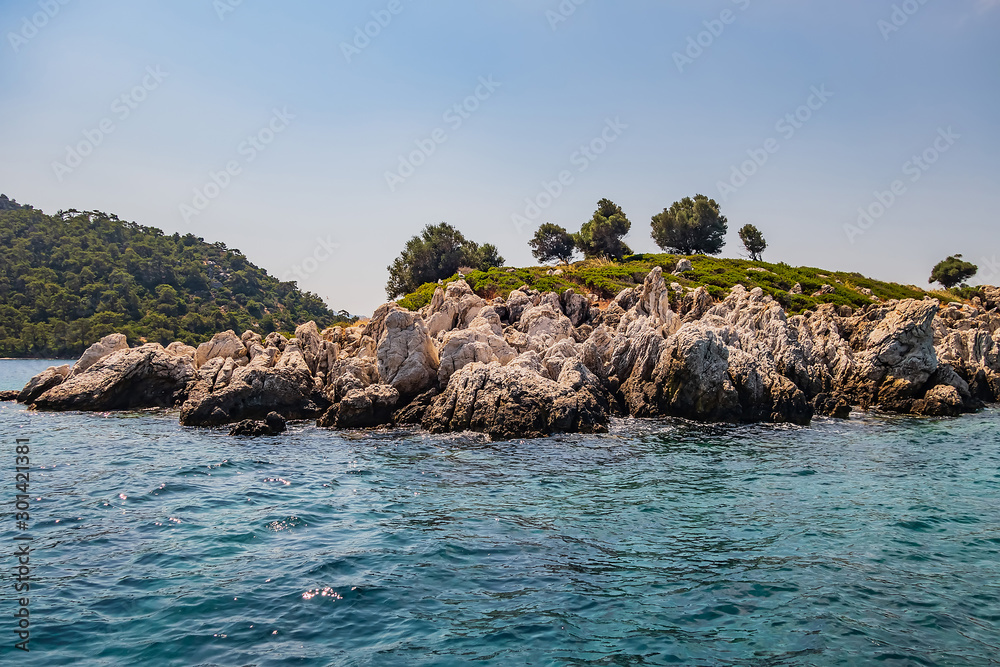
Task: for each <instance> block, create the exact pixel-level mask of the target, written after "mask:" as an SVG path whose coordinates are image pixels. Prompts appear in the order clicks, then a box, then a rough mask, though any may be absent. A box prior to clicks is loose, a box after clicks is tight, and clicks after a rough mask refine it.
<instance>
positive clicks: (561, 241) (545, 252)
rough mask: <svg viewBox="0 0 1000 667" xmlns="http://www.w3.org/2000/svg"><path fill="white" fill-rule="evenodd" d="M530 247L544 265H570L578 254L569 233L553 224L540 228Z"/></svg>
mask: <svg viewBox="0 0 1000 667" xmlns="http://www.w3.org/2000/svg"><path fill="white" fill-rule="evenodd" d="M528 245H529V246H531V254H532V255H534V257H535V259H537V260H538V261H539V262H541V263H543V264H545V263H546V262H552V261H559V262H562V263H563V264H569V260H571V259H573V254H574V253H575V252H576V242H575V241H574V240H573V237H572V236H571V235H570V234H569V232H567V231H566V229H565V228H563V227H560V226H559V225H553V224H552V223H551V222H547V223H545V224H544V225H542V226H540V227H539V228H538V231H537V232H535V236H534V238H532V239H531V240H530V241H528Z"/></svg>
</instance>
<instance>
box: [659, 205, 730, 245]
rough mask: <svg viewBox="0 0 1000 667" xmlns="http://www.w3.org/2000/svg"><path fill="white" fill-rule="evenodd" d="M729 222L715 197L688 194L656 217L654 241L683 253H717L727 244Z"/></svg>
mask: <svg viewBox="0 0 1000 667" xmlns="http://www.w3.org/2000/svg"><path fill="white" fill-rule="evenodd" d="M728 223H729V221H728V220H726V216H724V215H722V213H721V212H720V210H719V205H718V204H717V203H716V202H715V200H714V199H709V198H708V197H706V196H705V195H695V197H694V199H691V197H685V198H684V199H682V200H680V201H676V202H674V203H673V204H672V205H671V206H670V208H668V209H664V211H663V213H657V214H656V215H654V216H653V222H652V227H653V232H652V236H653V240H654V241H656V245H658V246H660V248H661V249H663V250H666V251H667V252H672V253H677V254H680V255H718V254H719V253H721V252H722V248H723V247H724V246H725V245H726V232H727V231H728V230H729V224H728Z"/></svg>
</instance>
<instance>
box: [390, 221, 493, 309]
mask: <svg viewBox="0 0 1000 667" xmlns="http://www.w3.org/2000/svg"><path fill="white" fill-rule="evenodd" d="M503 265H504V258H503V257H501V256H500V254H499V252H497V249H496V246H494V245H492V244H490V243H486V244H484V245H482V246H480V245H479V244H478V243H474V242H472V241H469V240H467V239H466V238H465V236H464V235H463V234H462V232H460V231H458V230H457V229H455V228H454V227H452V226H451V225H449V224H448V223H447V222H442V223H440V224H437V225H427V226H426V227H424V230H423V231H422V232H421V233H420V235H419V236H414V237H413V238H411V239H410V240H409V241H407V242H406V247H405V248H404V249H403V252H402V253H401V254H400V255H399V257H397V258H396V259H395V261H393V263H392V265H391V266H388V267H386V268H387V270H388V271H389V282H388V283H387V284H386V286H385V292H386V294H387V295H388V296H389V298H390V299H392V298H395V297H398V296H403V295H404V294H406V293H408V292H412V291H413V290H415V289H417V288H418V287H420V286H421V285H423V284H424V283H429V282H437V281H438V280H442V279H444V278H447V277H448V276H451V275H453V274H454V273H455V272H457V271H458V270H459V269H460V268H462V267H468V268H471V269H480V270H483V271H486V270H489V269H490V268H492V267H496V266H503Z"/></svg>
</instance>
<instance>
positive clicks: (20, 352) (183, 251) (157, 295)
mask: <svg viewBox="0 0 1000 667" xmlns="http://www.w3.org/2000/svg"><path fill="white" fill-rule="evenodd" d="M348 319H349V316H347V314H346V313H341V314H335V313H333V312H332V311H331V310H330V309H329V308H328V307H327V306H326V304H325V303H324V302H323V300H322V299H320V298H319V297H318V296H316V295H315V294H311V293H308V292H302V291H300V290H299V289H297V287H296V285H295V283H292V282H281V281H279V280H277V279H276V278H273V277H271V276H269V275H268V274H267V272H266V271H264V270H263V269H260V268H258V267H256V266H254V265H253V264H252V263H250V262H249V261H248V260H247V258H246V257H245V256H244V255H243V254H242V253H241V252H240V251H239V250H236V249H233V248H227V247H226V245H225V244H224V243H214V244H212V243H206V242H205V241H204V239H201V238H199V237H197V236H194V235H192V234H186V235H184V236H181V235H180V234H174V235H172V236H166V235H164V234H163V232H162V231H160V230H159V229H155V228H153V227H143V226H141V225H137V224H135V223H133V222H123V221H121V220H119V219H118V217H117V216H114V215H109V214H106V213H101V212H98V211H90V212H82V213H81V212H79V211H74V210H70V211H65V212H59V213H58V214H56V215H52V216H50V215H45V214H43V213H42V212H41V211H39V210H36V209H33V208H31V207H27V206H19V205H18V204H17V203H16V202H14V201H11V200H9V199H7V197H6V196H2V197H0V357H25V356H54V357H64V356H69V357H73V356H76V355H78V354H79V353H80V352H81V351H82V350H84V349H85V348H86V347H87V346H88V345H90V344H91V343H93V342H94V341H95V340H97V339H99V338H100V337H102V336H104V335H106V334H108V333H112V332H121V333H124V334H126V335H127V336H128V339H129V344H130V345H135V344H141V343H142V342H158V343H162V344H164V345H166V344H169V343H171V342H172V341H175V340H179V341H183V342H185V343H187V344H189V345H197V344H199V343H201V342H204V341H205V340H207V339H208V338H210V337H211V336H212V335H213V334H215V333H216V332H219V331H224V330H226V329H233V330H234V331H236V332H237V333H241V332H243V331H245V330H247V329H253V330H254V331H257V332H258V333H261V334H267V333H270V332H272V331H286V332H287V331H293V330H294V328H295V327H296V326H297V325H298V324H301V323H303V322H307V321H309V320H315V321H316V323H317V324H318V325H319V326H320V327H321V328H322V327H326V326H331V325H333V324H335V323H337V322H343V321H347V320H348Z"/></svg>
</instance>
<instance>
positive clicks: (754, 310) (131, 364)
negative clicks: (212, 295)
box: [20, 267, 1000, 440]
mask: <svg viewBox="0 0 1000 667" xmlns="http://www.w3.org/2000/svg"><path fill="white" fill-rule="evenodd" d="M987 306H989V309H987ZM995 334H1000V314H998V311H997V308H996V305H995V304H992V303H991V304H982V305H980V306H971V305H968V304H965V305H961V306H959V305H957V304H954V303H949V304H947V305H943V304H942V303H941V302H939V301H937V300H934V299H930V298H924V299H923V300H915V299H904V300H899V301H889V302H885V303H872V304H870V305H869V306H866V307H864V308H860V309H854V308H851V307H849V306H841V307H839V308H838V307H836V306H834V305H832V304H826V305H823V306H820V307H819V308H817V309H816V311H807V312H806V313H803V314H801V315H794V316H790V315H788V314H787V313H786V312H785V311H784V309H783V308H782V306H781V305H780V304H779V303H778V302H776V301H775V300H774V299H773V298H771V297H770V296H768V295H766V294H765V293H764V292H763V291H762V290H761V289H760V288H755V289H753V290H747V289H746V288H744V287H743V286H741V285H737V286H736V287H734V288H733V289H732V290H731V291H730V292H729V294H728V295H726V296H725V297H724V298H723V299H721V300H716V299H714V298H712V296H711V295H710V294H709V293H708V291H707V290H706V289H705V288H703V287H699V288H697V289H684V288H683V287H681V286H680V285H679V284H677V283H671V284H669V285H668V283H667V281H666V279H665V276H664V273H663V271H662V269H661V268H660V267H655V268H654V269H653V270H652V271H650V273H649V275H647V276H646V278H645V280H644V282H643V284H642V285H641V286H640V287H636V288H629V289H626V290H623V291H622V292H621V293H619V294H618V295H617V296H616V297H615V299H614V300H612V301H610V302H608V303H602V302H601V301H600V300H599V299H597V298H596V296H595V295H593V294H591V295H583V294H577V293H575V291H574V290H567V291H566V292H563V293H562V294H556V293H554V292H538V291H536V290H532V289H530V288H528V287H527V286H523V287H522V288H521V289H519V290H514V291H512V292H511V293H510V295H509V296H508V297H507V298H506V299H504V298H500V297H497V298H494V299H492V300H487V299H484V298H482V297H479V296H477V295H476V294H475V293H474V292H473V291H472V289H471V288H470V287H469V285H468V284H467V283H466V282H465V281H464V280H458V281H455V282H451V283H449V284H448V285H446V286H439V287H438V288H437V290H436V291H435V293H434V295H433V297H432V298H431V301H430V303H428V304H427V305H426V306H424V307H422V308H420V309H419V310H417V311H412V310H407V309H405V308H402V307H400V306H399V305H398V304H396V303H387V304H385V305H383V306H382V307H380V308H379V309H378V310H377V311H376V312H375V314H374V315H373V317H372V318H371V320H370V321H368V322H366V323H364V324H359V325H355V326H352V327H344V328H342V327H333V328H330V329H326V330H324V331H322V332H321V331H319V329H318V328H317V326H316V325H315V323H312V322H309V323H307V324H304V325H302V326H300V327H298V329H297V330H296V332H295V336H294V337H292V338H291V339H286V338H285V337H284V336H282V335H281V334H278V333H272V334H270V335H268V336H267V337H266V339H265V338H262V337H261V336H259V335H258V334H255V333H253V332H251V331H247V332H245V333H244V334H243V335H242V336H238V335H237V334H236V333H235V332H233V331H226V332H222V333H220V334H217V335H216V336H215V337H213V338H212V340H211V341H209V342H206V343H204V344H202V345H201V346H199V347H198V348H194V347H190V346H187V345H183V344H181V343H173V344H171V345H169V346H167V347H166V348H164V347H162V346H160V345H158V344H147V345H143V346H141V347H137V348H130V347H129V346H128V344H127V341H126V339H125V336H123V335H121V334H112V335H110V336H106V337H105V338H104V339H102V340H101V341H99V342H98V343H95V344H94V345H93V346H91V348H89V349H88V350H87V351H86V352H85V353H84V354H83V356H82V357H81V359H80V360H79V361H78V362H76V364H75V365H74V366H73V367H72V370H71V368H70V367H69V366H68V365H67V366H62V367H58V368H56V367H53V368H49V369H48V370H46V371H43V372H42V373H40V374H39V375H37V376H36V377H34V378H32V380H31V381H30V382H29V383H28V385H27V386H26V387H25V390H24V391H22V392H21V395H20V399H21V400H22V401H23V402H26V403H28V404H30V405H32V406H33V407H34V408H35V409H38V410H50V411H72V410H84V411H113V410H131V409H143V408H154V407H179V408H180V414H179V418H180V421H181V423H182V424H183V425H186V426H206V427H212V426H224V425H236V426H234V430H233V433H234V434H263V433H271V432H272V431H273V432H280V430H281V429H283V428H284V422H285V421H296V420H315V421H316V423H317V425H318V426H321V427H324V428H334V429H354V428H367V427H377V426H382V425H393V424H394V425H405V426H412V425H420V426H422V428H423V429H424V430H426V431H428V432H430V433H448V432H462V431H474V432H480V433H485V434H486V435H488V436H489V437H490V438H492V439H494V440H507V439H512V438H539V437H545V436H548V435H552V434H556V433H601V432H606V431H607V429H608V426H609V423H610V421H611V419H612V418H615V417H623V416H631V417H640V418H647V417H648V418H656V417H679V418H684V419H690V420H692V421H695V422H704V423H736V424H741V423H742V424H748V423H778V424H780V423H789V424H797V425H808V424H809V423H810V422H811V420H812V419H813V417H814V416H817V415H820V416H829V417H836V418H841V419H849V418H850V415H851V412H852V410H855V409H861V410H864V411H869V410H880V411H884V412H886V413H890V414H903V415H916V416H927V417H955V416H959V415H961V414H967V413H971V412H976V411H978V410H980V409H982V408H983V407H984V406H985V405H986V404H988V403H996V402H998V400H1000V340H998V338H997V337H996V336H995ZM265 417H266V418H267V419H268V420H269V421H270V422H273V425H274V428H271V427H267V428H265V426H264V424H263V422H264V419H265ZM279 422H280V424H279ZM279 426H280V428H279Z"/></svg>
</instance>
